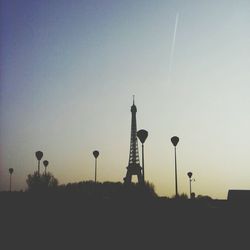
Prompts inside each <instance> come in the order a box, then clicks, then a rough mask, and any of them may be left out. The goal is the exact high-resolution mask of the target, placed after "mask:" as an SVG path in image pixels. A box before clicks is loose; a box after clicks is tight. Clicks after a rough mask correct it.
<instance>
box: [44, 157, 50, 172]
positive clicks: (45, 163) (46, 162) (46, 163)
mask: <svg viewBox="0 0 250 250" xmlns="http://www.w3.org/2000/svg"><path fill="white" fill-rule="evenodd" d="M43 165H44V168H45V175H46V173H47V172H46V170H47V167H48V165H49V162H48V161H47V160H45V161H43Z"/></svg>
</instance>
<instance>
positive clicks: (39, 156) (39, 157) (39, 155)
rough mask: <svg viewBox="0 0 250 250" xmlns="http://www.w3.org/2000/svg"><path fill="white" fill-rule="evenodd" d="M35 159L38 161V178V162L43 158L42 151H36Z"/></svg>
mask: <svg viewBox="0 0 250 250" xmlns="http://www.w3.org/2000/svg"><path fill="white" fill-rule="evenodd" d="M36 158H37V160H38V170H37V172H38V176H40V161H41V159H42V158H43V152H42V151H36Z"/></svg>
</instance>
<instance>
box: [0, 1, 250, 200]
mask: <svg viewBox="0 0 250 250" xmlns="http://www.w3.org/2000/svg"><path fill="white" fill-rule="evenodd" d="M0 2H1V6H0V7H1V8H0V11H1V12H0V18H1V20H0V29H1V30H0V74H1V75H0V81H1V85H0V88H1V89H0V90H1V96H0V101H1V106H0V118H1V120H0V140H1V151H0V157H1V158H0V164H1V168H0V190H7V189H8V184H9V182H8V181H9V179H8V178H9V175H8V168H10V167H13V168H14V174H13V189H15V190H20V189H23V190H25V189H26V187H27V186H26V182H25V179H26V176H27V174H29V173H33V172H34V171H35V170H36V169H37V161H36V158H35V155H34V153H35V151H37V150H41V151H43V152H44V157H43V160H45V159H46V160H48V161H49V162H50V163H49V166H48V170H49V171H51V172H52V173H53V174H54V175H55V177H56V178H58V180H59V182H60V183H61V184H63V183H68V182H78V181H82V180H93V178H94V157H93V155H92V151H93V150H95V149H97V150H99V151H100V156H99V158H98V173H97V179H98V180H99V181H122V179H123V177H124V176H125V174H126V167H127V164H128V154H129V143H130V123H131V113H130V106H131V104H132V95H133V94H135V96H136V97H135V103H136V106H137V110H138V112H137V126H138V129H141V128H144V129H146V130H148V132H149V137H148V139H147V141H146V143H145V176H146V180H148V181H150V182H152V183H153V184H154V185H155V188H156V192H157V193H158V194H159V195H167V196H172V195H174V192H175V189H174V154H173V153H174V151H173V146H172V144H171V142H170V138H171V137H172V136H174V135H177V136H179V137H180V142H179V144H178V146H177V157H178V180H179V192H180V193H188V192H189V189H188V188H189V186H188V177H187V172H188V171H192V172H193V174H194V178H195V180H196V181H195V182H193V191H194V192H195V193H196V195H199V194H200V195H209V196H211V197H213V198H227V192H228V189H250V111H249V110H250V96H249V94H250V70H249V66H250V29H249V27H250V26H249V25H250V1H248V0H233V1H231V0H221V1H219V0H214V1H212V0H203V1H198V0H189V1H184V0H183V1H174V0H172V1H168V0H162V1H149V0H143V1H142V0H141V1H139V0H137V1H136V0H131V1H130V0H126V1H121V0H89V1H77V0H73V1H72V0H71V1H66V0H61V1H53V0H44V1H40V0H32V1H31V0H30V1H29V0H23V1H14V0H8V1H7V0H6V1H5V0H1V1H0ZM177 13H179V22H178V26H177V32H176V39H175V47H174V51H172V52H173V57H172V59H171V53H172V52H171V48H172V42H173V36H174V28H175V19H176V15H177ZM170 64H171V65H172V66H171V69H170V70H169V68H170ZM139 145H140V146H141V144H140V143H139ZM140 151H141V147H140Z"/></svg>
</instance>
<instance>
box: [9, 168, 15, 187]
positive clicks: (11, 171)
mask: <svg viewBox="0 0 250 250" xmlns="http://www.w3.org/2000/svg"><path fill="white" fill-rule="evenodd" d="M13 172H14V169H13V168H9V173H10V192H11V176H12V174H13Z"/></svg>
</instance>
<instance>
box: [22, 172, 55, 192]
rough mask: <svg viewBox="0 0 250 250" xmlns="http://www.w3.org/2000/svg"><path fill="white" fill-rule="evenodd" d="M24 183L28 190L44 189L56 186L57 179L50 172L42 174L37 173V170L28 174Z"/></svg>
mask: <svg viewBox="0 0 250 250" xmlns="http://www.w3.org/2000/svg"><path fill="white" fill-rule="evenodd" d="M26 183H27V185H28V191H46V190H48V189H53V188H55V187H57V186H58V180H57V179H56V178H55V177H54V176H53V175H52V174H51V173H50V172H47V173H46V174H43V175H39V173H38V172H37V171H36V172H34V174H29V175H28V176H27V179H26Z"/></svg>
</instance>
